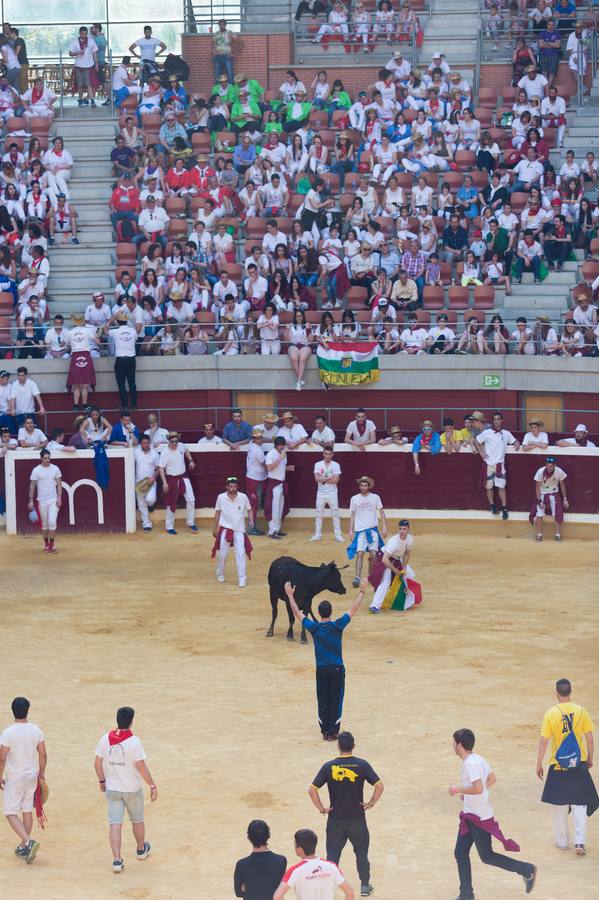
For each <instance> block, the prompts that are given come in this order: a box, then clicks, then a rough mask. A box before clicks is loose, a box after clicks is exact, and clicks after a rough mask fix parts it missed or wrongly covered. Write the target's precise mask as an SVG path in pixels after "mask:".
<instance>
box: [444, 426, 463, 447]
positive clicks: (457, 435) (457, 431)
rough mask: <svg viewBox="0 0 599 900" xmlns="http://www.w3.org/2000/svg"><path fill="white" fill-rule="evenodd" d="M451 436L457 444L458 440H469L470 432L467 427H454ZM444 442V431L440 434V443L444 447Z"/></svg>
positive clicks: (445, 433)
mask: <svg viewBox="0 0 599 900" xmlns="http://www.w3.org/2000/svg"><path fill="white" fill-rule="evenodd" d="M452 437H453V440H454V441H455V442H456V444H457V443H458V442H459V441H467V440H469V439H470V432H469V431H468V429H467V428H454V429H453V435H452ZM446 443H447V432H446V431H444V432H443V434H442V435H441V445H442V446H443V447H444V446H445V444H446Z"/></svg>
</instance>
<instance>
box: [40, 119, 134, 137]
mask: <svg viewBox="0 0 599 900" xmlns="http://www.w3.org/2000/svg"><path fill="white" fill-rule="evenodd" d="M118 127H119V125H118V120H117V119H106V120H99V121H94V122H93V124H92V123H90V122H83V121H82V120H77V119H69V120H68V121H64V120H62V119H59V120H57V121H56V123H55V125H54V128H53V129H52V132H53V133H56V134H58V135H60V136H61V137H63V138H64V140H65V143H66V142H67V141H71V140H77V139H78V138H80V137H81V134H82V133H83V130H84V129H89V135H90V137H91V138H92V139H93V140H99V139H100V138H102V139H103V140H114V138H115V135H116V132H117V131H118Z"/></svg>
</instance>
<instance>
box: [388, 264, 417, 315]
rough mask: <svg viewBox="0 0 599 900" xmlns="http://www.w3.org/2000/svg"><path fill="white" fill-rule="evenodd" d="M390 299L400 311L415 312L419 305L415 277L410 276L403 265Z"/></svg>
mask: <svg viewBox="0 0 599 900" xmlns="http://www.w3.org/2000/svg"><path fill="white" fill-rule="evenodd" d="M402 260H403V257H402ZM389 299H390V300H391V303H393V304H394V305H395V306H396V307H397V308H398V309H399V310H400V311H401V310H408V311H409V312H413V311H414V310H415V309H416V308H417V306H418V285H417V283H416V281H415V280H414V279H413V278H409V277H408V273H407V271H406V270H405V269H404V268H403V267H402V268H401V269H400V272H399V278H398V279H397V281H396V282H395V284H394V285H393V289H392V291H391V297H390V298H389Z"/></svg>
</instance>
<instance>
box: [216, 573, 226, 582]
mask: <svg viewBox="0 0 599 900" xmlns="http://www.w3.org/2000/svg"><path fill="white" fill-rule="evenodd" d="M216 580H217V581H220V583H221V584H222V583H223V581H224V580H225V576H224V575H217V576H216Z"/></svg>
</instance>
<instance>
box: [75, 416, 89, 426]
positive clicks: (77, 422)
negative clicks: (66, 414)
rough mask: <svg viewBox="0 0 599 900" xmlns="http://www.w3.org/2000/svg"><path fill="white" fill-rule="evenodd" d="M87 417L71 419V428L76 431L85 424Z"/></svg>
mask: <svg viewBox="0 0 599 900" xmlns="http://www.w3.org/2000/svg"><path fill="white" fill-rule="evenodd" d="M86 419H87V416H81V415H79V416H75V418H74V419H73V428H75V429H78V428H79V426H80V425H81V423H82V422H85V420H86Z"/></svg>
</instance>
